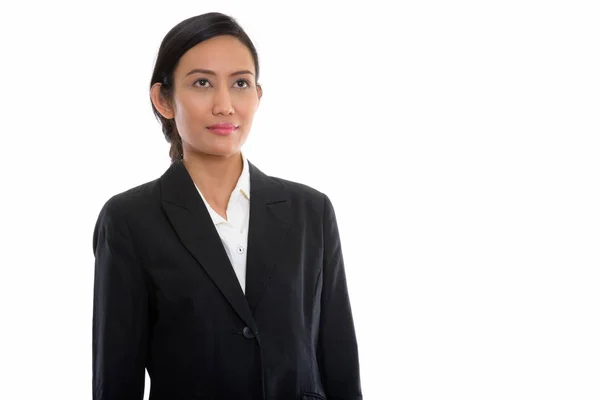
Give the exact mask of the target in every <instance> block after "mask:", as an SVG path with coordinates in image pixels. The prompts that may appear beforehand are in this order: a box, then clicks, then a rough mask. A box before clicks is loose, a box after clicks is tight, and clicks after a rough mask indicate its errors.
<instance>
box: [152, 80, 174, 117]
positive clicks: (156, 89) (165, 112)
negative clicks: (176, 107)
mask: <svg viewBox="0 0 600 400" xmlns="http://www.w3.org/2000/svg"><path fill="white" fill-rule="evenodd" d="M160 88H161V84H160V83H158V82H157V83H155V84H154V85H152V87H151V88H150V99H151V100H152V104H153V105H154V107H155V108H156V110H157V111H158V112H159V113H160V115H162V116H163V117H164V118H166V119H173V118H175V116H174V114H173V110H172V108H171V106H170V105H169V103H168V102H167V101H166V100H165V98H164V97H163V96H162V95H161V93H160Z"/></svg>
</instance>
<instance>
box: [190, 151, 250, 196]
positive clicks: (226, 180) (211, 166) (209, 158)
mask: <svg viewBox="0 0 600 400" xmlns="http://www.w3.org/2000/svg"><path fill="white" fill-rule="evenodd" d="M183 164H184V165H185V168H186V169H187V171H188V173H189V174H190V177H191V178H192V180H193V181H194V183H195V184H196V186H198V189H200V191H201V192H202V195H203V196H204V197H205V198H206V199H207V200H208V201H214V202H216V203H218V204H223V203H224V204H225V205H226V204H227V202H228V201H229V196H230V195H231V192H232V191H233V188H234V187H235V185H236V183H237V181H238V179H239V178H240V175H241V173H242V168H243V160H242V154H241V152H237V153H235V154H232V155H228V156H215V155H212V154H205V153H190V152H189V151H188V152H185V153H184V156H183Z"/></svg>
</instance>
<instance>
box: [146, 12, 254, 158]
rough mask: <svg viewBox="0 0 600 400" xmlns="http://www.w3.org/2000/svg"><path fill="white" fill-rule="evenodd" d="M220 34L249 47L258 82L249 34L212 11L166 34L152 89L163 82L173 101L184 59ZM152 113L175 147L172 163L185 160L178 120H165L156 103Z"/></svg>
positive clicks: (228, 19)
mask: <svg viewBox="0 0 600 400" xmlns="http://www.w3.org/2000/svg"><path fill="white" fill-rule="evenodd" d="M220 35H232V36H235V37H237V38H238V39H239V40H240V41H241V42H242V43H243V44H244V45H246V47H248V49H249V50H250V53H251V54H252V58H253V59H254V68H255V70H256V78H255V81H258V73H259V70H258V54H257V52H256V48H255V47H254V44H253V43H252V41H251V40H250V38H249V37H248V35H247V34H246V32H244V30H243V29H242V28H241V26H240V25H239V24H238V23H237V21H236V20H235V19H234V18H232V17H230V16H228V15H225V14H221V13H218V12H210V13H206V14H202V15H197V16H195V17H191V18H188V19H186V20H184V21H181V22H180V23H178V24H177V25H175V26H174V27H173V28H172V29H171V30H170V31H169V32H168V33H167V34H166V35H165V37H164V39H163V41H162V43H161V45H160V48H159V50H158V55H157V57H156V64H155V65H154V72H153V73H152V79H151V81H150V88H152V85H154V84H155V83H157V82H160V83H161V84H162V85H161V89H160V93H161V96H163V97H164V98H165V99H171V98H172V96H173V83H174V79H173V71H175V68H176V67H177V64H178V63H179V59H180V58H181V56H183V55H184V54H185V52H187V51H188V50H189V49H191V48H192V47H194V46H195V45H197V44H198V43H200V42H203V41H205V40H208V39H210V38H213V37H215V36H220ZM150 103H151V104H152V101H150ZM152 111H153V112H154V115H155V116H156V118H157V119H158V120H159V122H160V123H161V125H162V131H163V134H164V135H165V139H166V140H167V142H168V143H170V144H171V149H170V150H169V156H170V157H171V162H175V161H177V160H180V159H182V158H183V147H182V144H181V136H179V132H178V131H177V126H176V125H175V120H174V119H166V118H165V117H163V116H162V115H161V114H160V113H159V112H158V110H157V109H156V107H154V104H152Z"/></svg>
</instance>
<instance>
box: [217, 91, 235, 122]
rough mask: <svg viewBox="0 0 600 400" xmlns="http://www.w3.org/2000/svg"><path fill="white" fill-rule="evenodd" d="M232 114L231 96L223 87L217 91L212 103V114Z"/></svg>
mask: <svg viewBox="0 0 600 400" xmlns="http://www.w3.org/2000/svg"><path fill="white" fill-rule="evenodd" d="M233 113H234V110H233V103H232V101H231V95H230V94H229V90H228V89H227V87H226V86H225V85H222V86H221V88H219V89H217V90H216V92H215V98H214V103H213V114H215V115H217V114H222V115H231V114H233Z"/></svg>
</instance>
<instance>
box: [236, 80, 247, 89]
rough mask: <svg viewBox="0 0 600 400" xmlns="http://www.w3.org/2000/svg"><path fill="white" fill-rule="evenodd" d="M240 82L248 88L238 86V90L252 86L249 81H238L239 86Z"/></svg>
mask: <svg viewBox="0 0 600 400" xmlns="http://www.w3.org/2000/svg"><path fill="white" fill-rule="evenodd" d="M240 82H241V83H242V84H246V86H236V88H237V89H244V88H247V87H249V86H250V82H248V80H247V79H238V80H237V81H236V82H235V83H236V85H238V84H239V83H240Z"/></svg>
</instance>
